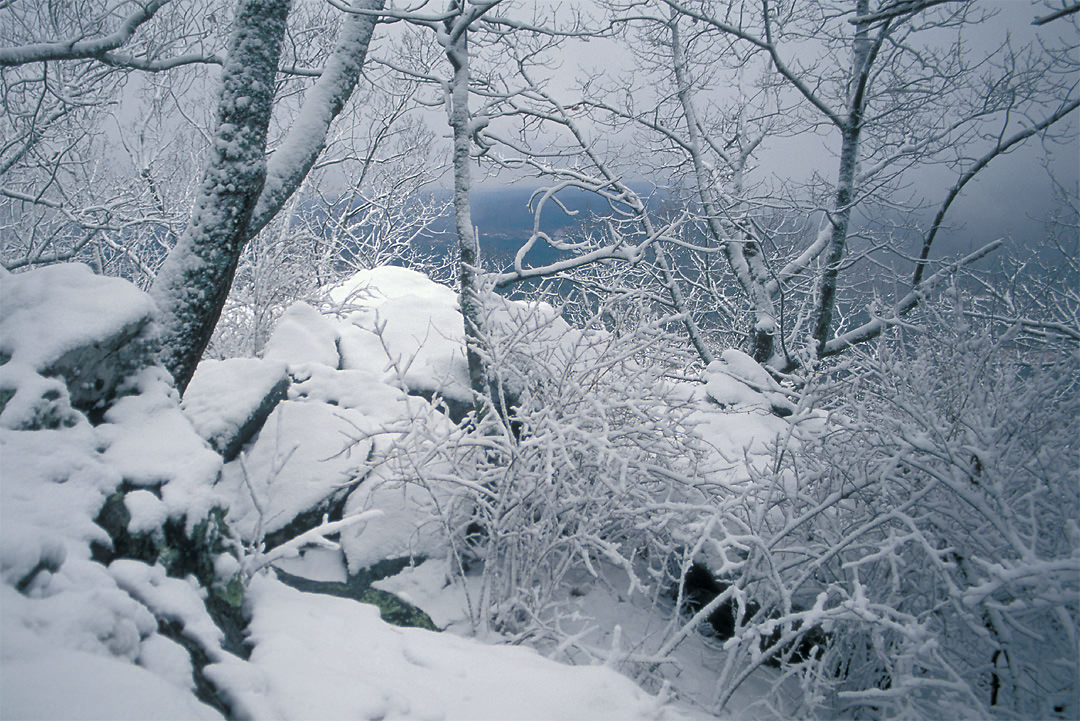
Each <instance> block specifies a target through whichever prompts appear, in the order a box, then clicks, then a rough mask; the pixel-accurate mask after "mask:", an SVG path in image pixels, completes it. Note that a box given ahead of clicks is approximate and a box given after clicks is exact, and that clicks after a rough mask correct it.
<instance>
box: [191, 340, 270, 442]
mask: <svg viewBox="0 0 1080 721" xmlns="http://www.w3.org/2000/svg"><path fill="white" fill-rule="evenodd" d="M285 378H286V371H285V364H284V363H282V362H280V361H273V360H261V359H259V358H230V359H228V360H222V361H219V360H204V361H203V362H201V363H199V367H198V368H196V369H195V375H194V376H193V377H192V379H191V383H190V384H189V385H188V387H187V390H186V391H184V400H183V402H182V403H181V404H180V407H181V409H182V410H183V411H184V415H186V416H187V417H188V420H190V421H191V425H193V426H194V427H195V432H196V433H198V434H199V436H200V437H202V438H203V439H205V440H206V441H208V442H209V443H210V444H211V445H212V446H214V447H216V448H222V447H223V444H224V443H225V441H226V440H227V439H230V438H233V437H235V436H236V435H237V433H238V432H239V430H240V427H241V426H242V425H243V424H244V423H245V422H247V421H248V419H249V418H250V417H251V413H252V411H253V410H254V409H256V408H257V407H258V406H259V405H260V404H261V403H262V402H263V400H264V399H265V398H266V397H267V396H268V395H269V394H270V392H271V391H272V390H273V389H274V386H276V385H277V384H278V383H280V382H281V381H282V380H284V379H285Z"/></svg>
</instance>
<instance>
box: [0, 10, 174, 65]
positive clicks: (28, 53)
mask: <svg viewBox="0 0 1080 721" xmlns="http://www.w3.org/2000/svg"><path fill="white" fill-rule="evenodd" d="M170 1H171V0H150V2H148V3H146V4H145V5H143V7H142V9H140V10H139V11H138V12H135V13H132V14H131V15H129V16H128V18H127V19H126V20H124V22H123V23H122V24H121V25H120V27H118V28H117V29H116V30H115V31H113V32H112V33H109V34H108V35H103V36H101V37H98V38H94V39H91V40H83V39H81V38H72V39H69V40H58V41H55V42H51V43H36V44H34V45H24V46H22V47H13V48H0V67H5V66H12V65H25V64H26V63H36V62H41V61H44V60H78V59H82V58H96V57H99V56H100V55H101V54H102V53H106V52H108V51H110V50H115V49H116V48H118V47H120V46H121V45H123V44H124V43H126V42H127V41H128V40H130V39H131V37H132V36H133V35H134V34H135V31H136V30H137V29H138V28H139V26H140V25H142V24H143V23H145V22H146V21H147V20H149V19H150V18H152V17H153V16H154V13H156V12H157V11H158V10H160V9H161V8H162V6H164V5H166V4H167V3H169V2H170Z"/></svg>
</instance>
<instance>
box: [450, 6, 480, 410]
mask: <svg viewBox="0 0 1080 721" xmlns="http://www.w3.org/2000/svg"><path fill="white" fill-rule="evenodd" d="M446 25H447V28H446V32H447V39H446V46H445V47H446V57H447V59H448V60H449V61H450V65H451V67H452V68H453V70H454V77H453V79H452V80H451V86H450V118H449V122H450V127H451V129H452V130H453V133H454V221H455V224H456V226H457V236H458V252H459V254H460V260H459V263H460V267H459V271H458V277H459V278H460V283H461V292H460V304H461V315H462V317H463V318H464V321H465V354H466V357H467V358H468V362H469V387H470V388H471V389H472V391H473V396H474V402H475V403H476V404H477V405H478V406H479V405H480V404H481V403H482V399H483V397H484V396H485V395H487V372H486V369H485V367H484V361H483V358H482V357H481V355H480V352H479V349H480V348H481V347H482V343H483V319H482V318H481V312H482V308H481V303H480V295H479V290H480V288H479V284H480V242H479V240H478V239H477V237H476V231H475V229H474V227H473V223H472V206H471V203H470V199H469V188H470V185H471V182H472V177H471V172H470V168H469V151H470V148H471V143H472V128H471V123H470V116H469V44H468V30H467V24H466V21H465V18H463V17H461V16H459V17H456V18H454V19H451V20H447V23H446Z"/></svg>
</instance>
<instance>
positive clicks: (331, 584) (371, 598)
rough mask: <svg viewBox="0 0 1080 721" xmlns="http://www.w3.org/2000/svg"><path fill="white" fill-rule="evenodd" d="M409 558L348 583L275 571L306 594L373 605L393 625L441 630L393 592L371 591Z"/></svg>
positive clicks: (387, 563) (385, 563) (377, 566)
mask: <svg viewBox="0 0 1080 721" xmlns="http://www.w3.org/2000/svg"><path fill="white" fill-rule="evenodd" d="M408 563H409V560H408V559H394V560H392V561H381V562H379V563H377V564H375V565H374V566H372V567H370V568H366V569H363V570H362V571H360V572H359V573H356V574H354V575H352V576H349V578H348V580H347V581H346V582H345V583H341V582H340V581H312V580H311V579H309V578H303V577H301V576H294V575H293V574H291V573H287V572H285V571H282V570H281V569H280V568H275V569H274V572H275V573H277V577H278V579H279V580H280V581H281V582H282V583H285V584H287V585H289V586H292V587H293V588H295V589H297V590H298V591H305V592H307V593H325V594H327V595H329V596H339V597H341V598H351V599H352V600H354V601H359V602H360V603H370V604H371V605H372V606H375V607H376V608H378V609H379V615H380V616H381V617H382V620H384V621H386V622H387V623H389V624H392V625H394V626H405V627H409V628H423V629H426V630H428V631H438V630H440V629H439V627H438V626H436V625H435V622H434V621H432V620H431V617H430V616H428V615H427V614H426V613H424V612H423V611H421V610H420V609H419V608H417V607H416V606H413V605H412V604H411V603H406V602H405V601H402V600H401V599H400V598H398V597H397V596H395V595H394V594H392V593H387V592H386V591H380V590H378V589H375V588H372V587H371V584H372V583H374V582H375V581H377V580H379V579H380V578H386V577H388V576H393V575H394V574H396V573H398V572H399V571H401V569H403V568H404V567H405V566H407V565H408Z"/></svg>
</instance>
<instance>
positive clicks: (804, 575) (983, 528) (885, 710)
mask: <svg viewBox="0 0 1080 721" xmlns="http://www.w3.org/2000/svg"><path fill="white" fill-rule="evenodd" d="M955 303H956V307H955V308H953V309H951V310H950V311H948V312H941V313H938V314H936V315H938V316H939V317H935V318H932V319H931V323H932V325H931V327H933V328H934V331H933V333H934V335H918V334H911V335H913V336H914V337H912V338H907V337H905V334H903V333H901V334H900V335H899V336H898V337H897V338H895V339H893V340H890V341H882V342H881V343H879V344H878V346H877V347H876V349H875V350H874V351H873V352H872V353H864V354H863V355H861V356H858V357H856V358H854V359H852V362H851V364H850V367H849V370H850V371H851V373H850V374H849V375H847V376H846V378H845V380H843V381H842V382H839V383H836V384H835V385H832V386H831V387H827V388H826V387H823V388H818V389H816V391H815V390H814V389H811V390H810V391H808V393H807V396H806V400H805V401H804V402H810V399H811V398H813V397H815V395H816V394H818V395H817V397H829V398H830V399H831V402H832V403H834V404H835V406H834V410H833V411H832V412H831V415H830V423H829V426H828V428H829V430H828V432H826V433H822V434H820V435H819V436H818V437H817V438H816V439H815V440H811V441H807V440H804V441H803V442H802V443H801V444H800V445H799V446H798V447H797V448H790V447H789V448H787V449H786V452H784V453H783V454H781V453H779V452H778V453H777V459H778V462H777V463H776V465H775V466H774V467H773V468H772V469H771V470H770V471H769V472H768V473H765V474H761V475H760V476H759V477H758V478H757V481H758V483H757V484H755V485H756V487H757V488H759V489H761V491H760V492H761V493H762V494H767V493H768V490H767V489H778V488H782V489H784V491H783V492H777V493H774V495H772V496H771V497H770V498H768V507H769V510H768V511H767V512H759V513H758V515H757V518H756V520H753V521H752V522H751V524H750V528H748V530H749V531H750V532H751V533H752V534H753V535H754V537H755V538H756V539H758V541H757V547H756V548H755V549H753V550H752V551H751V552H750V554H749V557H748V559H747V561H746V564H745V565H744V566H743V567H742V568H741V569H740V572H741V578H742V580H743V581H746V582H749V583H748V585H749V586H750V587H751V588H753V589H754V592H755V593H756V594H757V596H758V597H759V598H772V599H774V605H777V606H779V607H780V610H781V612H787V611H789V609H791V611H790V615H788V616H787V617H786V618H787V619H791V620H795V619H798V618H803V619H806V618H809V617H813V618H812V620H813V621H815V622H819V623H821V624H822V625H823V626H824V627H825V628H827V629H828V630H829V631H830V636H829V642H828V644H825V645H827V646H828V648H827V650H826V651H825V652H823V653H820V654H818V655H816V656H815V657H814V658H812V659H810V660H809V661H807V662H804V663H802V664H800V665H795V666H792V667H789V669H788V677H789V678H790V679H791V681H788V682H787V683H789V684H790V683H793V682H794V678H796V677H798V679H799V681H800V683H801V684H802V687H801V691H800V693H799V694H797V696H796V697H797V698H798V700H799V702H800V704H801V705H802V709H801V711H802V712H809V711H814V710H816V711H817V712H819V713H822V714H824V715H826V716H830V717H831V716H836V715H843V716H853V717H857V718H864V717H875V718H880V717H905V718H1051V717H1062V718H1072V717H1075V716H1076V714H1077V713H1078V712H1080V707H1078V705H1077V694H1078V688H1077V661H1078V659H1077V652H1078V647H1077V635H1076V633H1077V631H1076V630H1077V625H1078V611H1080V609H1078V606H1080V532H1078V529H1077V518H1078V517H1080V484H1078V483H1077V481H1078V478H1077V468H1080V445H1078V444H1077V438H1080V421H1078V415H1080V394H1078V393H1077V378H1078V377H1080V375H1078V371H1080V368H1078V361H1080V358H1078V356H1077V354H1076V353H1075V350H1074V349H1064V350H1061V351H1059V352H1053V351H1047V352H1045V353H1044V354H1043V355H1041V356H1040V357H1038V358H1035V359H1031V358H1025V357H1023V356H1022V355H1021V354H1020V352H1019V351H1017V350H1016V347H1015V345H1014V344H1013V343H1012V335H1011V333H1010V332H1005V333H1003V334H995V333H994V332H991V331H990V330H988V329H987V328H986V327H972V326H970V325H969V323H968V322H967V321H966V320H965V318H964V315H963V313H962V312H961V311H962V308H961V307H960V302H959V301H955ZM749 500H750V499H749V498H748V501H749ZM755 500H756V501H757V502H758V503H760V502H761V501H763V500H765V498H764V497H759V498H757V499H755ZM759 507H760V506H759ZM747 508H748V509H749V508H750V505H749V504H748V506H747ZM748 517H749V518H753V516H752V515H748ZM800 597H801V598H803V599H804V600H805V601H806V604H805V606H806V607H809V606H810V605H811V603H813V604H814V608H813V610H812V611H811V612H806V613H799V612H797V611H795V609H792V608H791V607H790V606H788V605H787V604H788V601H789V599H792V598H794V599H798V598H800ZM753 630H754V629H753V628H752V627H751V628H749V629H746V630H744V631H743V632H742V633H741V636H740V641H741V640H743V639H751V640H752V637H753V633H752V631H753ZM748 646H749V644H744V648H747V647H748ZM740 678H741V677H740V676H739V674H738V673H735V672H733V673H732V674H731V675H730V676H729V677H726V678H724V679H722V682H723V683H727V684H731V683H735V682H738V681H739V680H740ZM790 690H791V688H790V687H789V688H788V691H789V692H790ZM724 693H725V692H724V689H722V698H726V696H724V695H723V694H724ZM781 696H782V695H778V696H777V698H780V697H781ZM786 710H787V711H791V708H790V707H789V708H788V709H786Z"/></svg>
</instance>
